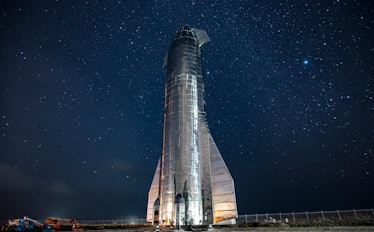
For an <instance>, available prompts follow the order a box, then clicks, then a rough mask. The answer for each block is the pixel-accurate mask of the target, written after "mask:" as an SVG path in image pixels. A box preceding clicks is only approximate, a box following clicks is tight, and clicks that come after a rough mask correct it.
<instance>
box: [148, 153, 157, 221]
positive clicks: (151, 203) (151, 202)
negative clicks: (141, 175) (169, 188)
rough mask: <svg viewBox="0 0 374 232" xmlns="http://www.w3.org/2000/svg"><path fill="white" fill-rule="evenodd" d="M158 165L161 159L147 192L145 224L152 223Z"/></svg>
mask: <svg viewBox="0 0 374 232" xmlns="http://www.w3.org/2000/svg"><path fill="white" fill-rule="evenodd" d="M160 163H161V158H159V159H158V164H157V168H156V171H155V175H154V176H153V180H152V184H151V187H150V189H149V192H148V206H147V219H146V220H147V222H152V223H153V222H154V203H155V202H156V200H157V198H158V196H159V189H160V187H159V186H160Z"/></svg>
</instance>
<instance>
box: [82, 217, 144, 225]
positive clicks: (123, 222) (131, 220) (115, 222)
mask: <svg viewBox="0 0 374 232" xmlns="http://www.w3.org/2000/svg"><path fill="white" fill-rule="evenodd" d="M78 222H79V223H80V224H89V225H100V224H101V225H103V224H105V225H145V224H147V221H146V220H145V219H144V218H126V219H109V220H82V221H81V220H79V221H78Z"/></svg>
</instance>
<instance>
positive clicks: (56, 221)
mask: <svg viewBox="0 0 374 232" xmlns="http://www.w3.org/2000/svg"><path fill="white" fill-rule="evenodd" d="M44 223H45V225H46V226H50V227H52V228H51V229H52V230H72V231H83V228H81V227H80V225H79V224H78V223H77V220H76V219H71V218H55V217H49V218H47V219H45V221H44Z"/></svg>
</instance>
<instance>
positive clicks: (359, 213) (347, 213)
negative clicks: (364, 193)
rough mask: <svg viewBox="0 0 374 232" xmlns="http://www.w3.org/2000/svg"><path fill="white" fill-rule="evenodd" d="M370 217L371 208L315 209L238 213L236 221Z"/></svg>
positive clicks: (371, 217) (373, 216)
mask: <svg viewBox="0 0 374 232" xmlns="http://www.w3.org/2000/svg"><path fill="white" fill-rule="evenodd" d="M362 218H370V219H372V220H374V210H373V209H357V210H355V209H353V210H335V211H315V212H297V213H295V212H291V213H265V214H249V215H247V214H245V215H239V217H238V219H237V222H238V223H253V222H261V221H264V222H290V221H307V222H310V221H316V220H322V221H326V220H331V221H344V220H359V219H362Z"/></svg>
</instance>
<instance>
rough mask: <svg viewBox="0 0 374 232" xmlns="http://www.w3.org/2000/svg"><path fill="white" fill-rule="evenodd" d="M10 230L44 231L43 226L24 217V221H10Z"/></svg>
mask: <svg viewBox="0 0 374 232" xmlns="http://www.w3.org/2000/svg"><path fill="white" fill-rule="evenodd" d="M8 228H9V230H10V231H42V230H43V224H42V223H40V222H38V221H36V220H34V219H31V218H29V217H27V216H24V217H23V218H22V219H12V220H8Z"/></svg>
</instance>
